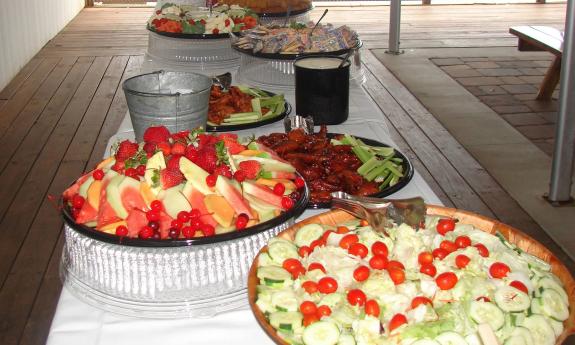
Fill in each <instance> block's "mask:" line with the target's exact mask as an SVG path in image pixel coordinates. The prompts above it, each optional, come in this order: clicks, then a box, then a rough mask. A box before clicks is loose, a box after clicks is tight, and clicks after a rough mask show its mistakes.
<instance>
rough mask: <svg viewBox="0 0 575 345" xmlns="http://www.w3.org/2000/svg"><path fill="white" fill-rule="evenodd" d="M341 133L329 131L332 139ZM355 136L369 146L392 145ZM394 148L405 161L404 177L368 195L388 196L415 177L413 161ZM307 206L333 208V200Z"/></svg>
mask: <svg viewBox="0 0 575 345" xmlns="http://www.w3.org/2000/svg"><path fill="white" fill-rule="evenodd" d="M339 135H341V134H338V133H327V137H328V138H330V139H334V138H335V137H337V136H339ZM353 137H354V138H356V139H359V140H361V141H363V143H364V144H367V145H369V146H380V147H391V146H390V145H387V144H384V143H382V142H379V141H377V140H373V139H367V138H362V137H358V136H355V135H354V136H353ZM394 150H395V157H398V158H401V159H402V161H403V162H402V164H401V166H402V167H403V177H402V178H400V179H399V181H398V182H397V183H396V184H394V185H393V186H388V187H386V188H384V189H382V190H381V191H379V193H375V194H372V195H368V196H370V197H374V198H383V197H386V196H388V195H390V194H393V193H395V192H397V191H399V190H400V189H402V188H403V187H405V186H406V185H407V184H408V183H409V181H411V179H412V178H413V172H414V171H413V165H411V162H410V161H409V159H407V157H406V156H405V155H404V154H403V153H401V152H400V151H398V150H397V149H396V148H394ZM307 208H312V209H321V208H331V202H317V203H312V202H311V201H310V202H309V203H308V205H307Z"/></svg>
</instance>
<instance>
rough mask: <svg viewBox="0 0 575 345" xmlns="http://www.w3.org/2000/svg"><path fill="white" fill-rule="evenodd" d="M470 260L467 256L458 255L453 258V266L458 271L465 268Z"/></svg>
mask: <svg viewBox="0 0 575 345" xmlns="http://www.w3.org/2000/svg"><path fill="white" fill-rule="evenodd" d="M470 261H471V259H470V258H469V256H467V255H463V254H459V255H457V256H456V257H455V266H457V268H459V269H464V268H465V267H467V265H468V264H469V262H470Z"/></svg>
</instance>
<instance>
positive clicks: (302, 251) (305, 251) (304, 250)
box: [297, 246, 311, 258]
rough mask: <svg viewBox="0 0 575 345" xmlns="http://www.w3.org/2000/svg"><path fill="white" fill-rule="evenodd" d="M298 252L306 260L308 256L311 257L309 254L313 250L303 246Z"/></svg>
mask: <svg viewBox="0 0 575 345" xmlns="http://www.w3.org/2000/svg"><path fill="white" fill-rule="evenodd" d="M297 252H298V254H299V256H300V257H302V258H305V257H306V256H308V255H309V253H311V248H310V247H308V246H301V247H299V249H298V250H297Z"/></svg>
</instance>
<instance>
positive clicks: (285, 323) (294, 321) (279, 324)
mask: <svg viewBox="0 0 575 345" xmlns="http://www.w3.org/2000/svg"><path fill="white" fill-rule="evenodd" d="M302 321H303V315H302V314H301V313H299V312H297V311H276V312H273V313H270V325H272V327H273V328H275V329H277V330H282V331H295V330H297V329H300V328H302Z"/></svg>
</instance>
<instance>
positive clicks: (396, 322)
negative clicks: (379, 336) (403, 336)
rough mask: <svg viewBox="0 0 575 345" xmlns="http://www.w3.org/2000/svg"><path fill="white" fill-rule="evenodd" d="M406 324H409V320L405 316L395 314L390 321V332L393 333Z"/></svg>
mask: <svg viewBox="0 0 575 345" xmlns="http://www.w3.org/2000/svg"><path fill="white" fill-rule="evenodd" d="M406 323H407V318H406V317H405V315H403V314H395V315H393V317H392V318H391V320H390V321H389V331H390V332H391V331H393V330H394V329H396V328H397V327H399V326H401V325H403V324H406Z"/></svg>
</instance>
